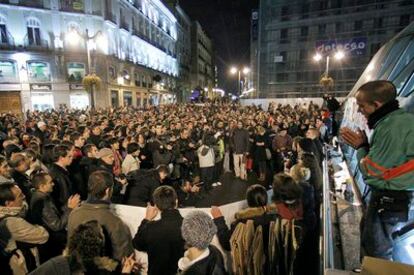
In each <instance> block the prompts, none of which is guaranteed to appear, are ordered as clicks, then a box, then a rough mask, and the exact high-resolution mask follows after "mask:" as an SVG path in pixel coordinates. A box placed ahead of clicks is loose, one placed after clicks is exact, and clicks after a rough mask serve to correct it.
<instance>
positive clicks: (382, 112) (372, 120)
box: [368, 99, 400, 129]
mask: <svg viewBox="0 0 414 275" xmlns="http://www.w3.org/2000/svg"><path fill="white" fill-rule="evenodd" d="M399 108H400V106H399V103H398V100H396V99H394V100H391V101H390V102H387V103H385V104H384V105H382V106H381V107H380V108H378V110H376V111H375V112H373V113H372V114H370V115H369V117H368V127H369V129H374V128H375V127H376V124H377V122H378V121H380V120H381V119H382V118H383V117H385V116H386V115H388V114H389V113H392V112H394V111H396V110H398V109H399Z"/></svg>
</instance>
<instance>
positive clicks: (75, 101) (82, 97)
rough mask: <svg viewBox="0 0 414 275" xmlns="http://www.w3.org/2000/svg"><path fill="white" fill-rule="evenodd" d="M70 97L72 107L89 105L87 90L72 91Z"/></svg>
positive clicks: (81, 107) (84, 107)
mask: <svg viewBox="0 0 414 275" xmlns="http://www.w3.org/2000/svg"><path fill="white" fill-rule="evenodd" d="M69 99H70V107H71V108H74V109H86V108H88V106H89V95H88V94H87V93H85V92H77V93H71V94H70V95H69Z"/></svg>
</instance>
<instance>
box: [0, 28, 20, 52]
mask: <svg viewBox="0 0 414 275" xmlns="http://www.w3.org/2000/svg"><path fill="white" fill-rule="evenodd" d="M15 47H16V44H15V43H14V38H13V36H12V35H11V34H10V33H9V32H7V34H6V36H5V37H2V38H1V39H0V49H14V48H15Z"/></svg>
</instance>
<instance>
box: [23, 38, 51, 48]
mask: <svg viewBox="0 0 414 275" xmlns="http://www.w3.org/2000/svg"><path fill="white" fill-rule="evenodd" d="M24 47H25V48H26V49H32V50H48V49H49V41H47V40H46V39H39V40H30V39H29V38H28V37H27V36H26V37H25V39H24Z"/></svg>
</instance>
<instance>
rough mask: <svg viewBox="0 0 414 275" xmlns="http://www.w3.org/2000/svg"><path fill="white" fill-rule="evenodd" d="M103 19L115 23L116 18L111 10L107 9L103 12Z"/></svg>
mask: <svg viewBox="0 0 414 275" xmlns="http://www.w3.org/2000/svg"><path fill="white" fill-rule="evenodd" d="M105 20H107V21H111V22H112V23H114V24H115V25H116V24H117V22H116V21H117V20H116V15H115V14H113V13H112V12H109V11H107V12H106V13H105Z"/></svg>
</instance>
